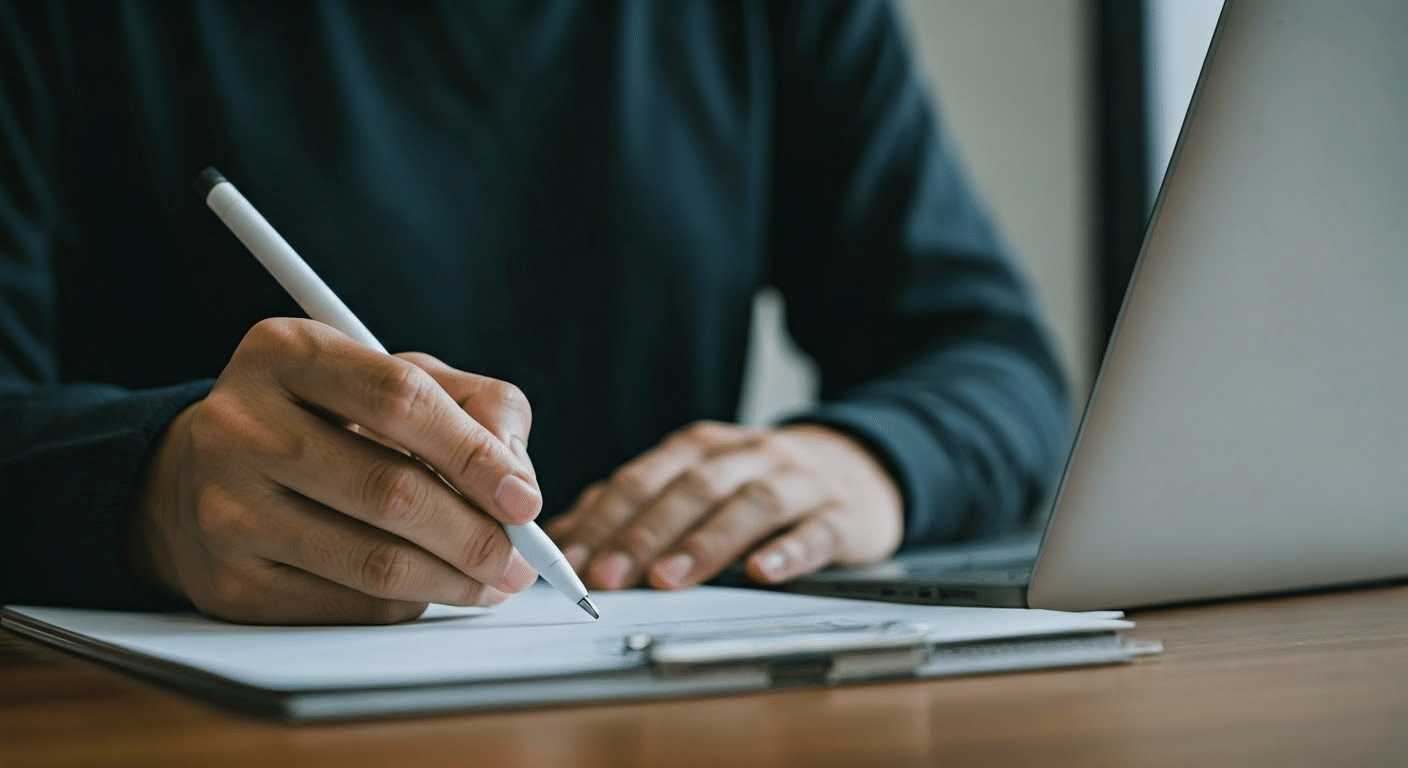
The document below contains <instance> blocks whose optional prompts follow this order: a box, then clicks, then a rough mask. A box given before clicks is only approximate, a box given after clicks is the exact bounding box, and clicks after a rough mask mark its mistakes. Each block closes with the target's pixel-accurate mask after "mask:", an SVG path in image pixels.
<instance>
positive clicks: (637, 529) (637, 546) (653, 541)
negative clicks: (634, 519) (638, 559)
mask: <svg viewBox="0 0 1408 768" xmlns="http://www.w3.org/2000/svg"><path fill="white" fill-rule="evenodd" d="M664 539H665V537H664V536H661V535H660V532H659V531H656V530H655V529H653V528H651V527H649V526H646V525H632V526H630V527H629V528H627V529H626V530H624V531H622V532H621V536H620V541H621V544H622V546H624V547H625V548H626V551H628V552H631V553H633V554H636V555H646V554H651V553H654V552H659V551H660V550H661V549H662V548H663V546H664Z"/></svg>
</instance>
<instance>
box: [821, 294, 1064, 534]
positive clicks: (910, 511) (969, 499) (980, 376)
mask: <svg viewBox="0 0 1408 768" xmlns="http://www.w3.org/2000/svg"><path fill="white" fill-rule="evenodd" d="M1033 343H1035V344H1036V346H1035V347H1033ZM1066 397H1067V395H1066V390H1065V387H1064V384H1063V381H1062V378H1061V376H1060V373H1059V369H1058V368H1057V367H1056V365H1055V363H1054V361H1053V360H1052V358H1051V355H1050V352H1049V351H1047V350H1046V348H1045V345H1044V344H1043V343H1042V342H1041V341H1040V339H1039V338H1037V337H1036V336H1035V332H1034V331H1033V330H1030V329H1028V328H1027V327H1026V326H1024V324H1022V323H1015V324H1014V323H1011V322H997V321H993V322H991V323H988V324H987V327H986V328H985V329H983V330H982V331H979V332H974V333H973V334H972V335H971V336H968V337H966V338H963V339H961V340H957V341H952V342H946V343H943V344H941V345H939V346H938V347H936V348H934V349H932V350H931V351H929V352H927V353H925V354H922V355H920V356H918V357H917V358H915V359H913V360H911V361H910V362H908V363H906V364H905V365H903V366H901V367H899V368H897V369H895V370H894V371H892V372H889V373H886V374H883V375H881V376H878V377H876V378H874V379H872V380H870V381H868V382H866V383H865V384H863V385H860V386H857V387H855V388H854V389H852V390H850V391H848V392H845V393H841V394H838V395H837V396H836V397H834V398H829V399H827V400H826V401H825V402H823V403H822V404H821V405H819V406H818V407H817V408H816V409H814V410H812V411H810V412H808V413H805V414H802V415H800V416H799V417H797V419H796V420H797V421H811V422H817V423H821V424H826V425H828V426H832V427H834V428H836V429H839V430H842V431H844V432H847V433H849V434H851V435H853V436H854V437H856V438H857V439H859V440H860V441H861V442H862V443H863V444H864V445H866V446H867V447H868V448H870V450H871V451H873V452H874V453H875V454H876V456H877V457H878V458H880V460H881V462H882V463H883V464H884V465H885V467H886V468H887V469H888V470H889V471H890V472H891V475H892V476H893V477H894V479H895V481H896V483H897V485H898V486H899V488H900V492H901V495H902V497H903V499H904V515H905V533H904V544H905V545H914V544H920V543H926V542H935V541H942V540H946V539H953V538H961V537H965V536H975V535H983V534H991V533H996V532H1000V531H1005V530H1010V529H1012V528H1014V527H1016V526H1018V525H1020V524H1021V523H1022V522H1023V521H1025V520H1026V519H1027V518H1028V517H1029V516H1030V515H1031V514H1032V513H1033V511H1035V510H1036V509H1037V508H1038V505H1039V504H1040V503H1041V502H1042V501H1043V500H1044V499H1045V498H1046V496H1047V494H1048V493H1049V492H1050V489H1051V483H1052V481H1053V480H1054V479H1055V473H1056V471H1057V469H1058V468H1059V465H1060V462H1061V460H1062V458H1063V457H1064V456H1065V451H1066V446H1067V440H1068V431H1069V427H1068V424H1069V417H1068V410H1067V406H1066Z"/></svg>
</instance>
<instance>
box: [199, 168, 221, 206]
mask: <svg viewBox="0 0 1408 768" xmlns="http://www.w3.org/2000/svg"><path fill="white" fill-rule="evenodd" d="M222 181H228V179H226V178H225V177H224V176H223V175H221V174H220V172H219V171H217V170H215V166H213V165H208V166H206V168H205V170H203V171H201V172H200V175H199V176H197V177H196V184H195V189H196V194H198V195H200V199H202V200H204V199H205V198H207V197H209V196H210V190H212V189H215V185H216V184H219V183H220V182H222Z"/></svg>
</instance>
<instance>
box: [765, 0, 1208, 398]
mask: <svg viewBox="0 0 1408 768" xmlns="http://www.w3.org/2000/svg"><path fill="white" fill-rule="evenodd" d="M897 5H898V7H899V9H900V10H901V12H902V14H903V16H904V19H905V23H906V25H907V28H908V34H909V38H910V43H911V53H912V55H913V56H914V57H915V58H916V60H917V61H918V63H919V65H920V66H921V68H922V70H923V73H924V76H925V77H926V79H927V81H928V83H929V86H930V89H931V91H932V92H933V93H934V95H935V103H936V104H937V106H938V109H939V112H940V116H941V119H942V120H943V121H944V122H945V123H946V124H947V125H948V127H949V128H950V129H951V130H952V131H953V133H954V135H955V136H956V137H957V140H958V145H959V147H960V149H961V150H962V152H963V155H964V158H965V159H966V161H967V164H968V167H969V170H970V171H971V174H972V177H973V180H974V182H975V184H976V186H977V187H978V191H979V193H980V194H981V195H982V196H983V198H984V199H985V200H986V201H987V203H988V206H989V208H990V210H991V211H992V213H993V215H994V217H995V219H996V220H997V222H998V225H999V227H1000V228H1001V230H1002V231H1003V233H1004V235H1005V236H1006V239H1007V241H1008V243H1009V244H1010V245H1011V247H1012V249H1013V250H1014V251H1015V253H1016V254H1017V255H1018V257H1019V259H1020V260H1021V263H1022V266H1023V268H1024V269H1025V271H1026V274H1027V276H1028V278H1029V281H1030V283H1031V285H1032V287H1033V289H1034V291H1035V293H1036V295H1037V298H1038V301H1039V302H1040V304H1041V306H1042V308H1043V309H1044V310H1045V312H1046V315H1047V317H1048V319H1049V320H1050V324H1051V330H1052V333H1053V336H1054V338H1055V339H1056V342H1057V344H1058V346H1059V350H1060V353H1061V355H1062V358H1063V359H1064V361H1065V363H1066V366H1067V370H1068V371H1069V374H1070V380H1071V384H1072V404H1073V406H1074V407H1075V408H1076V409H1077V413H1078V409H1079V406H1080V405H1081V404H1083V403H1084V400H1085V397H1086V394H1087V392H1088V389H1089V386H1090V383H1091V380H1092V378H1093V375H1094V369H1095V365H1096V361H1097V360H1098V357H1099V353H1100V351H1101V350H1102V349H1103V346H1104V338H1105V332H1106V325H1107V324H1108V321H1107V320H1106V319H1104V318H1102V317H1101V314H1100V311H1099V308H1098V307H1097V304H1098V303H1099V301H1098V299H1099V297H1098V296H1097V293H1098V291H1099V285H1100V279H1101V270H1102V269H1105V268H1106V267H1105V265H1104V264H1102V261H1101V259H1102V254H1103V252H1104V250H1107V244H1106V243H1104V242H1102V239H1107V235H1106V234H1105V229H1104V227H1103V226H1102V225H1103V223H1104V222H1103V221H1102V217H1105V216H1109V215H1112V214H1110V213H1109V211H1108V205H1107V204H1106V202H1105V201H1106V200H1107V199H1108V183H1107V182H1103V181H1102V179H1104V178H1106V177H1104V176H1101V173H1100V171H1101V169H1102V167H1103V166H1102V163H1103V164H1105V166H1108V164H1109V162H1110V160H1109V154H1110V153H1109V151H1108V147H1109V141H1108V139H1106V137H1104V136H1103V135H1102V133H1101V131H1100V127H1101V125H1105V126H1109V125H1110V122H1109V119H1108V117H1106V119H1105V122H1104V123H1103V124H1102V123H1101V122H1100V121H1101V116H1102V113H1101V112H1100V110H1101V109H1102V108H1104V109H1105V110H1106V112H1105V113H1104V114H1105V115H1108V114H1109V105H1110V104H1111V103H1112V102H1111V99H1110V96H1109V93H1108V81H1109V77H1108V74H1109V73H1108V72H1104V73H1102V71H1101V67H1102V66H1105V67H1106V68H1107V69H1108V67H1109V64H1108V62H1109V61H1111V59H1110V57H1109V56H1108V54H1107V52H1108V50H1109V49H1110V48H1111V47H1112V46H1113V47H1115V48H1117V49H1118V50H1119V51H1123V52H1124V53H1126V54H1127V55H1126V58H1125V60H1126V61H1127V60H1129V56H1130V55H1132V56H1133V57H1134V60H1135V61H1136V64H1142V65H1143V68H1142V70H1141V68H1140V67H1139V66H1135V67H1134V68H1133V69H1135V70H1139V71H1134V72H1129V73H1117V74H1128V75H1130V76H1131V77H1133V78H1134V80H1135V82H1136V83H1137V86H1138V96H1139V98H1138V101H1137V103H1134V104H1130V103H1124V102H1118V101H1116V102H1114V103H1115V106H1116V108H1117V111H1116V114H1115V126H1116V127H1115V129H1114V130H1137V131H1140V132H1141V134H1142V135H1141V136H1140V142H1139V143H1138V146H1140V147H1147V157H1146V158H1144V157H1141V158H1140V159H1139V160H1138V161H1137V162H1138V163H1142V164H1143V167H1140V168H1132V169H1125V170H1127V171H1129V172H1131V173H1132V174H1133V176H1134V177H1136V178H1138V179H1140V180H1141V183H1142V184H1147V185H1148V191H1147V193H1146V194H1144V195H1142V196H1140V197H1141V200H1140V201H1139V203H1138V205H1137V208H1138V210H1139V211H1140V212H1143V211H1147V206H1148V202H1151V201H1152V200H1153V199H1154V197H1155V193H1156V191H1157V187H1158V183H1159V180H1160V179H1161V177H1162V172H1163V169H1164V166H1165V164H1166V163H1167V161H1168V157H1169V155H1170V154H1171V152H1172V150H1173V144H1174V140H1175V139H1176V137H1177V133H1178V126H1179V124H1180V123H1181V122H1182V119H1183V114H1184V111H1185V110H1186V108H1187V104H1188V98H1189V96H1190V95H1191V94H1192V91H1193V85H1194V84H1195V83H1196V80H1197V73H1198V70H1199V68H1200V67H1201V65H1202V60H1203V56H1204V54H1205V52H1206V50H1207V46H1208V40H1209V39H1210V38H1211V35H1212V29H1213V26H1214V24H1215V22H1216V20H1217V14H1218V13H1219V12H1220V10H1221V5H1222V0H898V3H897ZM1111 10H1114V11H1115V12H1116V14H1115V16H1116V18H1117V19H1121V20H1118V21H1116V22H1115V23H1113V24H1112V23H1111V22H1110V20H1109V19H1110V18H1111V13H1110V11H1111ZM1131 25H1133V26H1131ZM1131 30H1132V31H1131ZM1115 60H1116V61H1118V59H1115ZM1115 66H1123V65H1121V64H1116V65H1115ZM1118 110H1125V111H1126V112H1129V111H1131V110H1134V111H1138V110H1142V111H1143V114H1139V115H1133V114H1130V115H1126V116H1127V117H1129V118H1135V117H1137V118H1138V119H1129V120H1121V119H1120V114H1119V112H1118ZM1110 130H1111V129H1110V128H1108V127H1106V128H1105V132H1106V133H1109V132H1110ZM1102 151H1104V154H1103V155H1102ZM1126 164H1127V165H1128V164H1129V163H1128V162H1127V161H1126ZM1102 183H1104V184H1105V185H1106V186H1105V188H1104V190H1102V187H1101V185H1102ZM1102 191H1104V192H1105V198H1102ZM1143 198H1147V200H1145V199H1143ZM1113 215H1126V216H1127V215H1129V214H1124V213H1120V214H1113ZM1136 215H1137V213H1136ZM1141 226H1142V223H1141V222H1137V221H1136V222H1134V223H1133V224H1131V225H1130V226H1129V227H1126V229H1132V230H1133V237H1134V238H1135V239H1136V242H1133V243H1129V242H1126V244H1125V245H1123V246H1122V248H1123V251H1124V252H1125V253H1126V254H1127V258H1128V260H1129V261H1132V259H1133V255H1134V253H1133V252H1132V251H1137V237H1138V231H1139V228H1140V227H1141ZM1126 241H1128V238H1126ZM781 312H782V306H781V300H780V298H779V297H778V296H776V295H775V294H774V293H772V292H770V291H765V292H763V293H762V294H760V295H759V297H758V300H757V312H756V314H755V320H754V333H753V344H752V348H751V351H750V357H749V374H748V382H747V385H746V386H745V391H744V397H743V402H742V404H741V407H740V420H741V421H743V422H745V423H749V424H765V423H768V422H769V421H771V420H773V419H775V418H776V417H778V416H780V415H782V414H785V413H787V412H789V411H791V410H794V409H797V408H799V407H802V406H805V405H806V404H807V403H809V402H811V401H812V400H813V399H814V398H815V392H816V375H815V371H814V370H813V368H812V366H811V363H810V361H808V360H807V359H806V358H805V356H804V355H802V354H800V353H799V352H798V351H797V350H796V348H795V347H794V346H793V345H792V344H791V342H790V340H788V339H787V337H786V333H785V330H784V329H783V321H782V316H781Z"/></svg>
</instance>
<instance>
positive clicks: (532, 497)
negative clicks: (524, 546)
mask: <svg viewBox="0 0 1408 768" xmlns="http://www.w3.org/2000/svg"><path fill="white" fill-rule="evenodd" d="M494 501H496V502H498V505H499V509H500V510H501V511H502V512H503V513H504V516H505V517H507V518H508V519H509V521H510V522H512V523H514V524H515V525H522V524H523V523H526V522H528V521H529V520H532V519H533V518H535V517H537V516H538V511H539V510H540V509H542V508H543V497H542V496H541V495H539V494H538V491H537V490H536V489H534V488H533V486H531V485H529V484H528V482H527V481H526V480H524V479H523V478H521V477H519V476H518V475H509V476H507V477H505V478H504V479H503V480H500V481H499V490H498V491H496V492H495V493H494Z"/></svg>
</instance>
